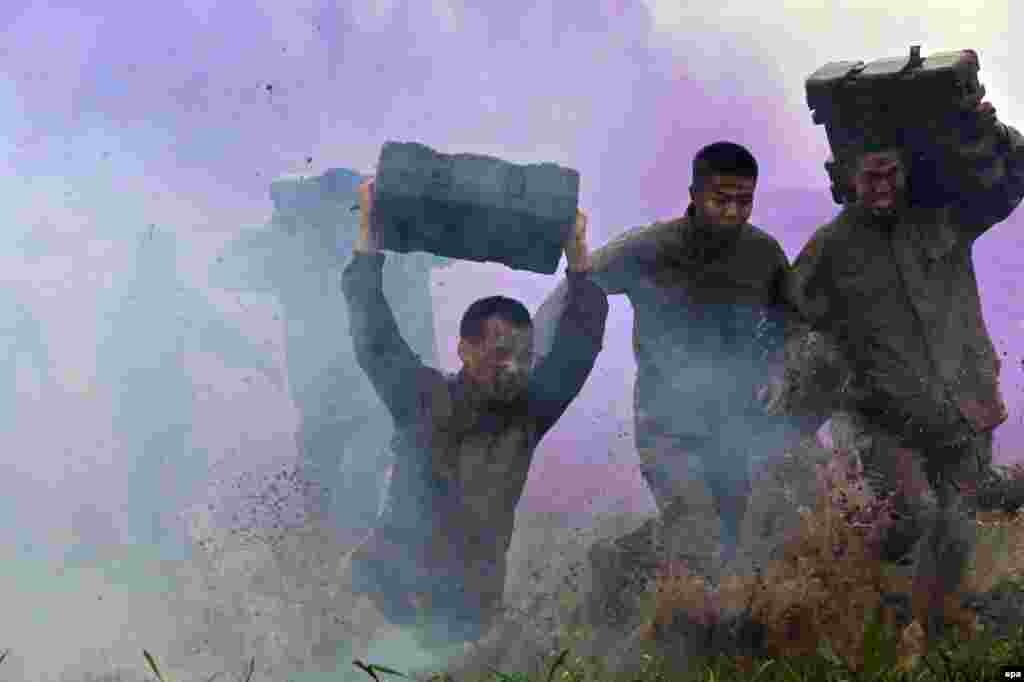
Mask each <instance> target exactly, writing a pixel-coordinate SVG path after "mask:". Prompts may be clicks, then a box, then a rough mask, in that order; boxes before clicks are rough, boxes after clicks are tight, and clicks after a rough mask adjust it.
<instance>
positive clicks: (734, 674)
mask: <svg viewBox="0 0 1024 682" xmlns="http://www.w3.org/2000/svg"><path fill="white" fill-rule="evenodd" d="M864 636H865V640H866V641H867V642H869V643H870V646H869V649H868V652H867V655H866V656H865V661H864V663H863V665H862V666H861V667H860V668H859V669H858V670H853V669H851V668H850V667H849V666H848V665H847V664H846V663H845V662H844V661H842V660H841V659H840V658H839V657H838V656H837V655H835V654H834V653H832V651H831V650H830V648H829V646H828V644H827V643H825V642H823V643H822V645H821V647H820V649H819V651H818V653H817V654H816V655H814V656H806V657H801V658H788V659H784V660H781V659H780V660H775V659H761V660H747V661H737V660H732V659H726V658H719V659H711V660H704V661H697V662H695V664H694V665H692V666H691V669H690V670H689V672H686V673H680V672H679V671H675V670H672V669H670V668H669V667H668V666H667V665H666V664H665V662H664V661H662V660H659V659H658V658H657V657H656V656H653V655H650V654H644V655H643V656H642V661H641V665H640V666H639V670H638V671H637V672H636V673H634V674H632V675H628V676H618V677H613V676H610V675H608V676H606V675H603V674H601V673H599V672H595V670H596V669H597V668H600V665H599V664H595V662H593V661H590V662H588V661H584V660H583V659H582V658H579V657H575V658H574V657H573V656H572V655H571V652H570V650H569V649H563V650H562V651H561V652H560V653H559V654H558V656H555V657H553V658H552V660H550V661H548V662H546V665H544V666H542V670H543V673H542V674H534V675H530V674H528V673H523V672H516V671H500V670H493V669H492V670H491V672H490V673H489V674H488V675H486V676H485V677H483V678H478V679H459V680H456V679H455V678H453V677H452V676H451V675H448V674H447V673H443V672H440V673H435V674H434V675H432V676H430V677H429V678H428V679H429V680H430V682H988V681H989V680H992V681H995V680H1002V679H1003V677H1002V669H1003V668H1004V667H1005V666H1014V665H1016V666H1019V665H1022V664H1024V627H1021V628H1018V630H1017V632H1016V633H1015V634H1014V635H1013V636H1011V637H1002V638H997V637H988V636H985V635H980V636H977V637H975V638H974V639H973V640H971V641H957V640H948V641H946V642H943V643H942V644H940V645H938V646H936V647H934V648H933V649H932V650H931V651H930V652H929V653H928V654H927V655H925V656H922V657H921V659H920V660H919V661H918V662H917V664H916V665H915V666H913V667H912V668H910V669H901V668H900V666H899V665H898V663H899V661H898V659H897V650H896V634H895V633H894V632H892V631H890V630H889V629H887V628H886V626H885V625H884V624H882V622H881V621H880V620H877V619H873V620H871V621H870V622H868V623H867V624H866V625H865V633H864ZM8 653H9V650H8V651H4V652H3V653H2V654H0V663H2V662H3V661H4V659H6V657H7V655H8ZM142 653H143V657H144V659H145V661H146V664H147V665H148V667H149V669H150V670H151V671H152V673H153V675H154V676H155V678H156V680H157V681H158V682H174V681H173V680H172V679H171V678H170V677H169V676H168V675H167V674H166V673H164V672H162V671H161V670H160V667H159V664H158V663H157V661H156V659H155V657H154V656H153V655H152V654H150V653H149V652H148V651H145V650H144V651H143V652H142ZM352 664H353V666H355V667H356V668H358V669H359V670H362V671H363V672H365V673H366V674H367V676H369V677H370V678H372V679H373V680H374V681H375V682H384V680H385V679H386V676H393V677H398V678H402V679H409V680H411V679H414V678H412V677H411V676H409V675H407V674H405V673H402V672H401V671H398V670H395V669H393V668H390V667H387V666H384V665H380V664H374V663H366V662H364V661H360V660H355V661H353V662H352ZM255 665H256V660H255V658H251V659H249V661H248V663H247V664H246V665H245V668H244V670H243V672H242V673H241V674H240V675H236V677H235V679H236V680H238V682H250V681H251V680H252V676H253V673H254V671H255ZM595 666H596V667H595ZM224 674H225V673H216V674H214V675H212V676H210V677H207V678H206V679H205V681H204V682H212V681H213V680H214V679H216V678H218V677H220V676H221V675H224Z"/></svg>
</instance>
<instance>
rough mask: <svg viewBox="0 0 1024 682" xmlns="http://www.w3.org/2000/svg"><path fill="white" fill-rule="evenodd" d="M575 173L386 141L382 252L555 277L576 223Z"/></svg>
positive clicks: (380, 197)
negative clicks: (418, 253) (499, 266)
mask: <svg viewBox="0 0 1024 682" xmlns="http://www.w3.org/2000/svg"><path fill="white" fill-rule="evenodd" d="M578 202H579V173H577V172H576V171H574V170H572V169H568V168H563V167H561V166H558V165H555V164H553V163H540V164H528V165H517V164H513V163H510V162H507V161H503V160H501V159H497V158H494V157H490V156H483V155H477V154H442V153H440V152H437V151H435V150H433V149H431V148H430V147H427V146H425V145H421V144H417V143H413V142H405V143H398V142H388V143H386V144H385V145H384V147H383V149H382V150H381V155H380V161H379V162H378V165H377V176H376V182H375V197H374V224H375V227H376V229H377V230H378V234H379V235H380V246H381V248H384V249H387V250H389V251H396V252H399V253H409V252H413V251H426V252H428V253H433V254H435V255H439V256H447V257H450V258H458V259H462V260H473V261H491V262H497V263H503V264H505V265H507V266H509V267H511V268H516V269H524V270H532V271H534V272H540V273H545V274H551V273H554V272H555V271H556V270H557V269H558V262H559V260H560V258H561V254H562V245H563V244H564V242H565V239H566V238H567V237H568V235H569V232H570V230H571V229H572V226H573V223H574V222H575V218H576V210H577V206H578Z"/></svg>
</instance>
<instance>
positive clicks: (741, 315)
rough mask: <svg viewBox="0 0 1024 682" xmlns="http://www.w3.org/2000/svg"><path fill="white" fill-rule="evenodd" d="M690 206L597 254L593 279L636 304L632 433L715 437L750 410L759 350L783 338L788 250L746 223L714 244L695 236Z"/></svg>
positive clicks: (761, 357)
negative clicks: (722, 425)
mask: <svg viewBox="0 0 1024 682" xmlns="http://www.w3.org/2000/svg"><path fill="white" fill-rule="evenodd" d="M696 220H697V218H696V215H695V212H694V209H693V207H692V206H691V207H690V208H689V209H688V210H687V213H686V215H684V216H683V217H681V218H678V219H676V220H671V221H667V222H656V223H654V224H652V225H649V226H645V227H640V228H636V229H633V230H630V231H628V232H626V233H624V234H623V235H621V236H620V237H618V238H616V239H614V240H613V241H611V242H609V243H608V244H607V245H605V246H604V247H602V248H600V249H598V250H597V251H595V252H594V254H593V256H592V269H591V272H592V277H593V278H594V281H596V282H597V283H598V284H599V285H600V286H601V287H602V288H603V289H604V290H605V292H606V293H607V294H609V295H614V294H625V295H626V296H627V297H628V298H629V301H630V303H631V304H632V306H633V349H634V353H635V356H636V362H637V378H636V384H635V391H634V408H635V413H636V428H637V435H638V436H639V437H641V438H643V437H644V436H645V435H648V434H656V433H667V434H679V435H691V436H715V435H716V434H717V428H716V427H717V425H718V424H719V423H721V422H722V421H723V417H726V416H739V415H745V414H748V413H750V412H751V410H752V409H756V404H755V400H754V396H755V394H756V386H757V385H758V384H760V383H761V381H762V379H763V375H764V373H765V370H766V368H765V364H764V363H765V361H766V358H767V357H768V356H769V355H770V354H771V353H772V352H773V351H774V350H775V347H776V346H780V345H781V330H782V327H781V320H782V319H783V318H784V317H785V303H784V296H783V293H784V292H783V284H784V280H785V273H786V269H787V267H788V265H789V263H788V261H787V259H786V254H785V253H784V252H783V250H782V248H781V247H780V246H779V244H778V242H777V241H776V240H775V239H774V238H773V237H772V236H770V235H769V234H767V233H765V232H763V231H762V230H760V229H758V228H757V227H754V226H753V225H749V224H746V225H743V226H742V227H741V228H740V230H739V232H738V233H737V234H736V235H734V238H733V239H732V240H730V241H727V242H726V243H725V244H722V245H719V247H718V248H712V249H707V250H702V247H701V245H700V243H699V242H698V240H696V239H694V229H695V222H696Z"/></svg>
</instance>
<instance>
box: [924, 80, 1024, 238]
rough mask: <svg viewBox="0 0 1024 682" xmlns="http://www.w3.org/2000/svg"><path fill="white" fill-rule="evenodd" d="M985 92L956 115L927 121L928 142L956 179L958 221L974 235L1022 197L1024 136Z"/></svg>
mask: <svg viewBox="0 0 1024 682" xmlns="http://www.w3.org/2000/svg"><path fill="white" fill-rule="evenodd" d="M983 94H984V93H983V92H982V93H981V95H983ZM981 95H979V96H977V97H976V98H974V99H973V100H970V101H969V102H968V104H967V109H966V110H965V111H962V112H958V113H957V114H956V115H955V116H953V117H952V120H945V119H943V120H940V121H936V122H934V123H932V124H930V125H928V126H926V131H925V132H926V134H927V135H929V136H930V137H931V139H930V140H927V141H924V144H926V145H927V146H928V147H929V148H931V149H933V150H934V151H935V153H936V156H937V159H936V160H937V161H938V162H939V165H940V167H941V169H942V174H943V176H944V177H946V178H948V179H949V180H950V181H952V183H953V184H954V188H953V189H954V190H955V192H954V194H955V195H956V197H957V198H956V200H955V203H954V211H955V212H956V214H957V215H956V217H957V218H958V220H957V222H958V223H960V224H961V226H962V227H963V229H964V230H965V231H967V232H968V236H969V237H972V238H977V237H979V236H980V235H981V234H983V233H984V232H985V231H986V230H988V229H989V228H991V227H992V226H993V225H996V224H997V223H1000V222H1002V221H1003V220H1006V219H1007V218H1008V217H1009V216H1010V214H1011V213H1013V211H1014V210H1015V209H1016V208H1017V206H1018V205H1019V204H1020V202H1021V198H1022V197H1024V136H1022V135H1021V134H1020V132H1018V131H1017V130H1016V129H1015V128H1013V127H1011V126H1008V125H1006V124H1004V123H1001V122H1000V121H999V120H998V119H997V118H996V110H995V107H993V106H992V104H991V103H989V102H984V101H981Z"/></svg>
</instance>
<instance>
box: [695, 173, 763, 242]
mask: <svg viewBox="0 0 1024 682" xmlns="http://www.w3.org/2000/svg"><path fill="white" fill-rule="evenodd" d="M756 186H757V179H756V178H744V177H739V176H735V175H712V176H711V177H709V178H707V179H706V180H705V181H704V185H703V187H699V188H695V189H694V190H693V191H692V192H691V194H690V196H691V198H692V199H693V204H694V207H695V208H696V210H697V214H698V215H699V216H700V218H701V221H702V222H703V223H704V224H705V225H706V226H708V227H711V228H723V229H724V230H726V231H729V230H730V229H733V230H734V229H736V228H738V227H740V226H741V225H743V224H744V223H746V222H747V221H748V220H749V219H750V212H751V211H752V210H753V208H754V188H755V187H756Z"/></svg>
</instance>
